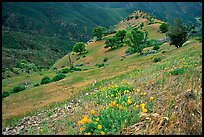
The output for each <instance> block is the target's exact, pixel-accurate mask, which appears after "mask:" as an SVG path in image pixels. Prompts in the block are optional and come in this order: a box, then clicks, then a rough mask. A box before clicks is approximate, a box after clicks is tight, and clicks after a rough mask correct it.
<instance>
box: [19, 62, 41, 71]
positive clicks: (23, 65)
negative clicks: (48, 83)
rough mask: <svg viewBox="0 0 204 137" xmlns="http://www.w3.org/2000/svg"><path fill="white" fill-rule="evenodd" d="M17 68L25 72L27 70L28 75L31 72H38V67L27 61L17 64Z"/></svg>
mask: <svg viewBox="0 0 204 137" xmlns="http://www.w3.org/2000/svg"><path fill="white" fill-rule="evenodd" d="M17 67H19V68H20V70H21V69H23V70H25V71H26V72H27V73H28V74H29V73H30V71H31V70H37V66H36V65H35V64H33V63H29V62H27V61H26V60H21V61H18V62H17Z"/></svg>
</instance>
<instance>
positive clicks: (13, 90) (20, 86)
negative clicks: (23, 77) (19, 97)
mask: <svg viewBox="0 0 204 137" xmlns="http://www.w3.org/2000/svg"><path fill="white" fill-rule="evenodd" d="M24 89H25V86H24V85H18V86H16V87H14V88H13V89H12V90H11V93H17V92H20V91H22V90H24Z"/></svg>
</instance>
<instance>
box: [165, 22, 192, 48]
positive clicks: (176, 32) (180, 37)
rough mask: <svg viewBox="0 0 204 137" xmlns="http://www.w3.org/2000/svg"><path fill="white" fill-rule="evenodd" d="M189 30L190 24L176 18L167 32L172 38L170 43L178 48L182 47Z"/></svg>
mask: <svg viewBox="0 0 204 137" xmlns="http://www.w3.org/2000/svg"><path fill="white" fill-rule="evenodd" d="M189 31H190V28H189V27H188V26H186V25H184V24H182V22H181V20H180V19H176V20H175V21H174V24H173V25H171V26H170V29H169V32H168V33H167V36H168V37H170V40H171V42H170V45H175V46H176V47H177V48H179V47H181V46H182V45H183V43H185V42H186V41H187V39H188V32H189Z"/></svg>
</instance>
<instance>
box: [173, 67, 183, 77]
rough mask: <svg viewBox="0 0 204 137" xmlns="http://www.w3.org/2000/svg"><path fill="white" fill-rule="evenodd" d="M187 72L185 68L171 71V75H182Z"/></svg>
mask: <svg viewBox="0 0 204 137" xmlns="http://www.w3.org/2000/svg"><path fill="white" fill-rule="evenodd" d="M184 72H185V70H184V68H176V69H175V70H173V71H170V74H171V75H181V74H183V73H184Z"/></svg>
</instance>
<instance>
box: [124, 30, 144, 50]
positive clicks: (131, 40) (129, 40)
mask: <svg viewBox="0 0 204 137" xmlns="http://www.w3.org/2000/svg"><path fill="white" fill-rule="evenodd" d="M144 39H145V36H144V32H142V31H139V30H137V29H133V30H131V32H129V33H127V35H126V36H125V43H126V44H127V45H128V46H129V47H131V48H133V49H134V52H135V53H136V52H137V53H140V54H141V53H142V51H143V48H144V46H143V42H144Z"/></svg>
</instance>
